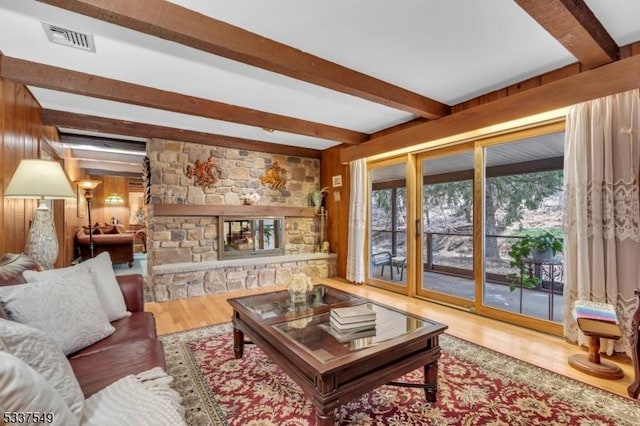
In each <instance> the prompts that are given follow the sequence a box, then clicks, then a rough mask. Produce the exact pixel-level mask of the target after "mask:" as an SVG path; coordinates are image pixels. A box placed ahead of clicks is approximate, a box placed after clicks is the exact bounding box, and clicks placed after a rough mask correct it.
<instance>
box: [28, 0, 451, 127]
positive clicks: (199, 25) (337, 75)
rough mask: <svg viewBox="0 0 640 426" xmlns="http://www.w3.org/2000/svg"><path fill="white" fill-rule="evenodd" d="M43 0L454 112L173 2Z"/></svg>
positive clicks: (312, 77)
mask: <svg viewBox="0 0 640 426" xmlns="http://www.w3.org/2000/svg"><path fill="white" fill-rule="evenodd" d="M40 1H41V2H42V3H47V4H50V5H53V6H57V7H60V8H63V9H67V10H70V11H73V12H76V13H80V14H82V15H86V16H90V17H92V18H95V19H99V20H102V21H106V22H110V23H112V24H115V25H119V26H122V27H125V28H129V29H132V30H136V31H140V32H142V33H145V34H150V35H152V36H155V37H159V38H163V39H166V40H170V41H172V42H176V43H181V44H183V45H185V46H189V47H192V48H194V49H199V50H202V51H205V52H209V53H212V54H214V55H218V56H222V57H225V58H229V59H233V60H235V61H238V62H242V63H245V64H247V65H251V66H255V67H259V68H262V69H265V70H268V71H272V72H275V73H278V74H283V75H286V76H288V77H291V78H295V79H297V80H302V81H306V82H308V83H312V84H316V85H319V86H322V87H326V88H328V89H331V90H336V91H339V92H342V93H346V94H349V95H352V96H357V97H360V98H363V99H366V100H368V101H372V102H376V103H380V104H383V105H386V106H389V107H392V108H396V109H400V110H403V111H409V112H411V113H413V114H416V115H418V116H421V117H426V118H430V119H434V118H439V117H442V116H445V115H448V114H449V112H450V108H449V106H447V105H445V104H443V103H440V102H437V101H435V100H433V99H429V98H427V97H425V96H422V95H419V94H417V93H414V92H411V91H408V90H406V89H403V88H401V87H398V86H395V85H393V84H390V83H386V82H384V81H381V80H378V79H376V78H373V77H371V76H368V75H365V74H362V73H360V72H357V71H354V70H352V69H349V68H346V67H343V66H341V65H338V64H336V63H334V62H330V61H327V60H325V59H322V58H319V57H317V56H314V55H311V54H309V53H306V52H303V51H301V50H299V49H295V48H293V47H291V46H287V45H285V44H282V43H279V42H277V41H274V40H271V39H268V38H265V37H262V36H260V35H258V34H255V33H252V32H249V31H246V30H243V29H241V28H238V27H236V26H233V25H230V24H227V23H226V22H223V21H219V20H217V19H214V18H211V17H208V16H205V15H203V14H201V13H198V12H195V11H193V10H189V9H186V8H184V7H182V6H179V5H176V4H173V3H170V2H168V1H159V0H136V1H131V0H40ZM185 23H188V25H187V24H185ZM264 127H268V126H264ZM271 127H273V126H271Z"/></svg>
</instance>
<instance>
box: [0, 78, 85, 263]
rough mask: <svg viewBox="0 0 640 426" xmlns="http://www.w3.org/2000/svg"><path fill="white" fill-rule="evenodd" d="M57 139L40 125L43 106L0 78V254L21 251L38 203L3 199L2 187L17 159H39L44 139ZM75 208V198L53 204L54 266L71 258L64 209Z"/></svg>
mask: <svg viewBox="0 0 640 426" xmlns="http://www.w3.org/2000/svg"><path fill="white" fill-rule="evenodd" d="M57 138H58V135H57V131H56V130H55V129H54V128H51V127H47V126H45V125H44V124H43V122H42V108H41V107H40V105H39V104H38V103H37V102H36V100H35V99H34V97H33V96H32V95H31V93H30V92H29V91H28V90H27V88H26V87H25V86H23V85H20V84H14V83H10V82H6V81H4V80H2V79H0V166H1V172H0V181H1V182H0V198H1V199H2V204H1V205H0V254H1V253H22V252H23V251H24V247H25V244H26V241H27V235H28V233H29V225H30V223H31V220H32V219H33V214H34V211H35V209H36V207H37V206H38V202H37V200H23V199H7V198H4V191H5V188H6V187H7V185H8V184H9V181H10V180H11V177H12V176H13V173H14V172H15V171H16V168H17V167H18V164H20V160H22V159H24V158H41V152H42V151H43V150H44V148H45V146H44V142H43V141H44V139H47V140H49V141H57ZM58 161H61V160H60V159H58ZM75 207H76V206H75V202H74V201H62V200H57V201H54V202H53V205H52V214H53V217H54V221H55V227H56V232H57V234H58V242H59V243H60V249H59V250H60V254H59V256H58V260H57V262H56V264H55V266H56V267H61V266H65V265H68V264H70V261H71V259H72V251H73V248H72V247H69V245H68V241H67V240H68V238H69V232H70V231H69V228H70V227H69V226H68V224H67V220H66V218H67V209H73V210H74V211H75ZM72 225H75V224H72Z"/></svg>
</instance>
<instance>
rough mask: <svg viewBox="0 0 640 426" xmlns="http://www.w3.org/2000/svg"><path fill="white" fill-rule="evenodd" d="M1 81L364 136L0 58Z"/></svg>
mask: <svg viewBox="0 0 640 426" xmlns="http://www.w3.org/2000/svg"><path fill="white" fill-rule="evenodd" d="M0 77H3V78H4V79H6V80H8V81H11V82H14V83H19V84H24V85H26V86H35V87H41V88H45V89H51V90H57V91H61V92H65V93H73V94H76V95H82V96H89V97H93V98H99V99H107V100H110V101H115V102H122V103H127V104H132V105H140V106H144V107H149V108H157V109H162V110H165V111H171V112H177V113H182V114H189V115H195V116H198V117H205V118H211V119H214V120H222V121H228V122H232V123H238V124H245V125H249V126H256V127H260V128H268V129H274V130H280V131H283V132H289V133H295V134H300V135H305V136H312V137H317V138H322V139H328V140H333V141H338V142H342V143H346V144H357V143H360V142H362V141H364V140H367V139H368V135H366V134H364V133H360V132H356V131H353V130H348V129H343V128H340V127H335V126H329V125H326V124H321V123H315V122H312V121H306V120H301V119H297V118H293V117H287V116H284V115H279V114H273V113H269V112H264V111H258V110H255V109H250V108H243V107H239V106H236V105H229V104H225V103H222V102H216V101H212V100H209V99H202V98H196V97H194V96H187V95H182V94H179V93H174V92H168V91H166V90H161V89H155V88H152V87H146V86H141V85H138V84H133V83H127V82H124V81H118V80H114V79H110V78H105V77H100V76H97V75H92V74H86V73H82V72H78V71H73V70H69V69H64V68H59V67H54V66H51V65H45V64H39V63H36V62H30V61H25V60H22V59H17V58H11V57H8V56H2V55H0Z"/></svg>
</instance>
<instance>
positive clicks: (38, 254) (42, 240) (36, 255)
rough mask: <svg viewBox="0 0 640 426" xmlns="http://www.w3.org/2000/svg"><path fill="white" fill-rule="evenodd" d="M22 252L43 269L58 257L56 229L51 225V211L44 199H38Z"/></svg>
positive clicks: (51, 264)
mask: <svg viewBox="0 0 640 426" xmlns="http://www.w3.org/2000/svg"><path fill="white" fill-rule="evenodd" d="M24 252H25V253H26V254H27V255H29V256H31V257H32V258H33V259H34V260H35V261H36V262H38V263H39V264H40V265H42V267H43V268H44V269H51V268H53V264H54V263H55V262H56V259H58V239H57V236H56V230H55V228H54V226H53V219H52V217H51V211H50V210H49V208H48V207H47V205H46V203H45V201H44V200H40V202H39V204H38V208H37V209H36V212H35V214H34V216H33V222H31V228H29V235H28V237H27V245H26V247H25V250H24Z"/></svg>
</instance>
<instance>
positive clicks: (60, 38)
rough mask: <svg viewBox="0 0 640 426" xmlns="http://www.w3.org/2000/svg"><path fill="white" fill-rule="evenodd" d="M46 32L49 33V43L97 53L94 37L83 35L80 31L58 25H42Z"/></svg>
mask: <svg viewBox="0 0 640 426" xmlns="http://www.w3.org/2000/svg"><path fill="white" fill-rule="evenodd" d="M42 26H43V27H44V32H45V33H47V37H48V38H49V41H50V42H52V43H56V44H61V45H63V46H69V47H75V48H78V49H82V50H86V51H88V52H95V51H96V46H95V44H94V43H93V35H91V34H85V33H81V32H79V31H75V30H70V29H68V28H62V27H59V26H57V25H53V24H47V23H45V22H43V23H42Z"/></svg>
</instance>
